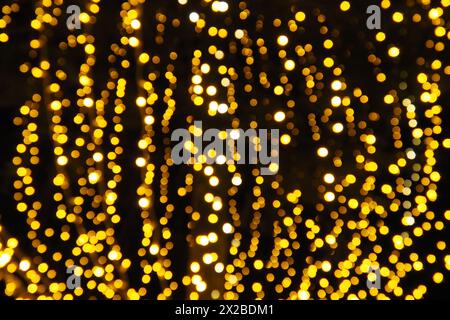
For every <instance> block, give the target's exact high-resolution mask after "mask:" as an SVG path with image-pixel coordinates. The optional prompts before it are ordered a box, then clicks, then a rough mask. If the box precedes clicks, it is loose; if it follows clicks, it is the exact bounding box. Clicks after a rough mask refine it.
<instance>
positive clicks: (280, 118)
mask: <svg viewBox="0 0 450 320" xmlns="http://www.w3.org/2000/svg"><path fill="white" fill-rule="evenodd" d="M273 118H274V119H275V121H276V122H281V121H283V120H284V119H285V118H286V114H285V113H284V112H283V111H278V112H277V113H275V115H274V117H273Z"/></svg>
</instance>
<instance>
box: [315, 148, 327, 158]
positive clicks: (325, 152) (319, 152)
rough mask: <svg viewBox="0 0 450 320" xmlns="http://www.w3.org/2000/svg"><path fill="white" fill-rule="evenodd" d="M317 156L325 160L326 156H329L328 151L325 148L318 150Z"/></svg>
mask: <svg viewBox="0 0 450 320" xmlns="http://www.w3.org/2000/svg"><path fill="white" fill-rule="evenodd" d="M317 155H318V156H319V157H321V158H325V157H326V156H328V149H327V148H325V147H321V148H319V149H317Z"/></svg>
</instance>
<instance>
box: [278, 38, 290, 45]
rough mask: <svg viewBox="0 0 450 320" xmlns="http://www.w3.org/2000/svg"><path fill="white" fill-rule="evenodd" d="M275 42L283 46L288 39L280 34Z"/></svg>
mask: <svg viewBox="0 0 450 320" xmlns="http://www.w3.org/2000/svg"><path fill="white" fill-rule="evenodd" d="M277 42H278V44H279V45H280V46H282V47H284V46H285V45H287V44H288V43H289V39H288V37H286V36H285V35H281V36H279V37H278V39H277Z"/></svg>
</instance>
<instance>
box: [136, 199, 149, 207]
mask: <svg viewBox="0 0 450 320" xmlns="http://www.w3.org/2000/svg"><path fill="white" fill-rule="evenodd" d="M138 203H139V207H141V208H142V209H147V208H149V207H150V200H149V199H147V198H140V199H139V202H138Z"/></svg>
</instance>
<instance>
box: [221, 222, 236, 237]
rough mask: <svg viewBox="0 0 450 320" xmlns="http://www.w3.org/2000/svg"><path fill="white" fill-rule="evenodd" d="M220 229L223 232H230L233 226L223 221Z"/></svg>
mask: <svg viewBox="0 0 450 320" xmlns="http://www.w3.org/2000/svg"><path fill="white" fill-rule="evenodd" d="M222 230H223V232H224V233H227V234H230V233H232V232H233V230H234V228H233V226H232V225H231V224H229V223H228V222H227V223H225V224H224V225H223V226H222Z"/></svg>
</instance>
